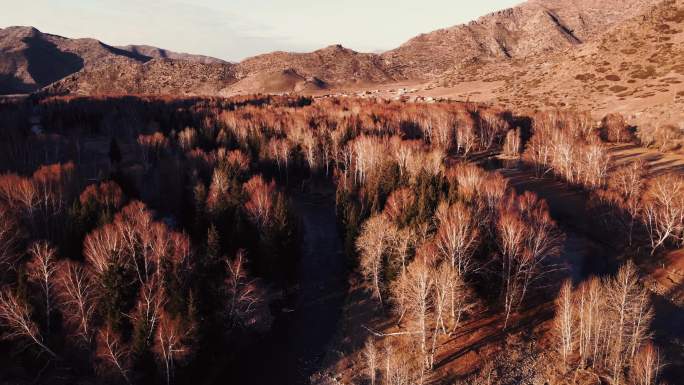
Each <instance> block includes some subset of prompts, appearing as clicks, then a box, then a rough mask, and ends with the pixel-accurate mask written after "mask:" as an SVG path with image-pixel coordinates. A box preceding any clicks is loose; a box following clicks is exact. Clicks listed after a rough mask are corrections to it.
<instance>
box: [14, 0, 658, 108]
mask: <svg viewBox="0 0 684 385" xmlns="http://www.w3.org/2000/svg"><path fill="white" fill-rule="evenodd" d="M661 1H662V0H572V1H570V0H530V1H528V2H525V3H523V4H521V5H519V6H517V7H514V8H511V9H507V10H503V11H499V12H496V13H493V14H490V15H487V16H484V17H482V18H480V19H478V20H476V21H473V22H471V23H469V24H465V25H459V26H455V27H451V28H447V29H443V30H439V31H435V32H431V33H428V34H424V35H420V36H418V37H416V38H413V39H411V40H409V41H408V42H406V43H405V44H403V45H402V46H400V47H399V48H397V49H394V50H391V51H387V52H385V53H383V54H381V55H378V54H370V53H359V52H355V51H353V50H350V49H347V48H344V47H342V46H339V45H333V46H329V47H327V48H324V49H321V50H317V51H314V52H310V53H288V52H274V53H269V54H264V55H259V56H255V57H252V58H249V59H246V60H244V61H243V62H241V63H237V64H231V63H227V62H224V61H222V60H219V59H214V58H209V57H205V56H198V55H189V54H179V53H174V52H170V51H166V50H163V49H159V48H155V47H149V46H125V47H112V46H108V45H106V44H103V43H101V42H99V41H97V40H93V39H67V38H63V37H59V36H54V35H49V34H44V33H41V32H40V31H38V30H36V29H33V28H26V27H11V28H6V29H4V30H0V94H11V93H26V92H35V91H36V90H38V89H41V88H43V87H46V86H48V85H50V86H49V87H47V88H46V90H47V91H50V92H60V93H79V94H91V93H179V94H220V95H226V94H237V93H252V92H309V91H316V90H320V89H324V88H333V89H334V88H335V87H342V86H347V85H354V86H360V87H363V86H365V85H369V86H375V85H377V84H380V83H391V82H394V81H403V80H417V81H436V80H439V81H440V82H442V83H444V82H446V83H454V82H459V81H468V80H469V79H468V78H465V76H466V75H468V76H473V73H475V75H477V72H478V71H481V70H482V69H483V68H490V69H488V71H489V73H492V71H493V73H495V74H496V73H500V74H503V72H502V71H503V70H504V69H507V68H509V67H511V66H513V67H516V66H518V65H517V64H516V63H517V62H518V61H520V62H524V63H528V62H534V61H535V60H536V59H539V58H540V57H546V56H547V55H554V54H559V53H563V55H565V53H566V52H568V51H570V52H572V53H574V52H577V51H580V50H583V49H584V48H585V47H589V46H592V43H593V42H595V41H599V40H600V39H601V37H602V36H603V35H604V34H605V33H607V32H608V31H611V30H612V29H614V28H616V26H618V25H620V24H621V23H623V22H625V20H629V19H631V18H633V17H635V16H637V15H641V14H642V13H644V12H646V11H647V10H648V9H649V7H651V6H653V5H654V4H656V3H659V2H661ZM491 66H494V67H491ZM518 67H519V66H518ZM491 68H493V70H492V69H491ZM489 77H492V76H489ZM60 79H63V80H60ZM476 79H481V78H477V77H476ZM53 82H57V83H56V84H52V83H53ZM51 84H52V85H51Z"/></svg>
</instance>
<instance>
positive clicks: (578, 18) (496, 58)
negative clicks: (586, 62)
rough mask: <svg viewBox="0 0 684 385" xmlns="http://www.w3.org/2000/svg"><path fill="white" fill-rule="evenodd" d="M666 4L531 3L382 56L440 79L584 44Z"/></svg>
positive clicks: (621, 0) (397, 66)
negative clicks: (464, 68) (464, 69)
mask: <svg viewBox="0 0 684 385" xmlns="http://www.w3.org/2000/svg"><path fill="white" fill-rule="evenodd" d="M658 1H660V0H572V1H569V0H531V1H528V2H526V3H523V4H521V5H519V6H517V7H514V8H510V9H506V10H502V11H499V12H496V13H492V14H490V15H487V16H483V17H481V18H479V19H478V20H475V21H473V22H471V23H469V24H464V25H458V26H455V27H451V28H447V29H442V30H438V31H434V32H431V33H428V34H423V35H420V36H418V37H415V38H413V39H411V40H409V41H408V42H406V43H404V44H403V45H402V46H400V47H399V48H397V49H394V50H391V51H388V52H385V53H384V54H383V55H382V58H383V60H384V65H385V67H386V68H387V69H388V71H391V72H394V73H400V74H402V75H403V76H404V77H405V78H407V79H430V78H435V77H437V76H439V75H441V74H443V73H445V72H446V71H449V70H453V69H454V68H458V67H461V66H464V65H469V64H475V65H480V64H482V63H487V62H496V63H501V62H506V61H508V60H510V59H516V58H526V57H530V56H533V55H537V54H540V53H545V52H559V51H565V50H567V49H570V48H573V47H577V46H581V45H583V44H584V43H586V42H589V41H591V40H593V39H595V38H597V37H599V36H601V34H603V33H605V32H606V31H608V30H610V29H611V27H613V26H615V25H616V24H618V23H619V22H621V21H623V20H627V19H629V18H631V17H634V16H636V15H638V14H640V13H642V12H644V11H645V10H646V9H648V7H649V6H651V5H652V4H654V3H657V2H658Z"/></svg>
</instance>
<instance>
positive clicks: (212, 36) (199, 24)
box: [0, 0, 521, 61]
mask: <svg viewBox="0 0 684 385" xmlns="http://www.w3.org/2000/svg"><path fill="white" fill-rule="evenodd" d="M520 1H521V0H479V1H470V0H468V1H466V0H2V3H4V4H2V5H0V10H1V11H0V27H8V26H11V25H30V26H34V27H36V28H38V29H39V30H41V31H43V32H48V33H53V34H57V35H62V36H66V37H72V38H77V37H92V38H96V39H98V40H101V41H103V42H105V43H107V44H111V45H126V44H147V45H152V46H156V47H160V48H165V49H169V50H172V51H178V52H187V53H194V54H203V55H209V56H214V57H218V58H221V59H225V60H230V61H238V60H241V59H243V58H245V57H249V56H253V55H256V54H260V53H266V52H270V51H276V50H285V51H298V52H305V51H311V50H315V49H318V48H323V47H326V46H328V45H332V44H342V45H343V46H345V47H347V48H351V49H354V50H357V51H362V52H375V51H382V50H388V49H392V48H395V47H397V46H399V45H400V44H401V43H403V42H405V41H406V40H408V39H409V38H411V37H413V36H415V35H418V34H420V33H425V32H430V31H433V30H435V29H440V28H445V27H449V26H452V25H456V24H461V23H464V22H468V21H470V20H473V19H475V18H477V17H479V16H482V15H484V14H487V13H490V12H493V11H496V10H499V9H503V8H508V7H511V6H513V5H515V4H517V3H520Z"/></svg>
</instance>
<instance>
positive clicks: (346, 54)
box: [236, 45, 394, 84]
mask: <svg viewBox="0 0 684 385" xmlns="http://www.w3.org/2000/svg"><path fill="white" fill-rule="evenodd" d="M286 69H292V70H294V71H295V72H296V73H298V74H299V75H300V76H303V77H317V78H319V79H321V80H323V81H324V82H327V83H338V84H340V83H368V82H374V83H378V82H387V81H392V80H394V76H393V74H392V73H389V72H387V71H386V70H385V69H384V67H383V63H382V60H381V59H380V57H379V56H378V55H375V54H368V53H359V52H356V51H353V50H350V49H347V48H344V47H342V46H340V45H332V46H329V47H327V48H324V49H320V50H318V51H314V52H311V53H289V52H274V53H270V54H265V55H260V56H255V57H252V58H249V59H246V60H245V61H243V62H241V63H239V64H238V65H237V69H236V73H237V75H238V77H240V78H243V77H248V76H250V75H254V74H258V73H263V72H271V71H274V70H286Z"/></svg>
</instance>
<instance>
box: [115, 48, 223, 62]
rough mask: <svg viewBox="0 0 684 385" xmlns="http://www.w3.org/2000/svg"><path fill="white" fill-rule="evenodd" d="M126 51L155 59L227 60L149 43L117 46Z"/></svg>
mask: <svg viewBox="0 0 684 385" xmlns="http://www.w3.org/2000/svg"><path fill="white" fill-rule="evenodd" d="M117 48H119V49H122V50H124V51H128V52H131V53H133V54H137V55H143V56H147V57H150V58H153V59H173V60H186V61H191V62H196V63H201V64H225V63H227V62H226V61H225V60H221V59H217V58H215V57H211V56H204V55H193V54H189V53H179V52H173V51H169V50H166V49H163V48H157V47H152V46H149V45H126V46H120V47H117Z"/></svg>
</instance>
